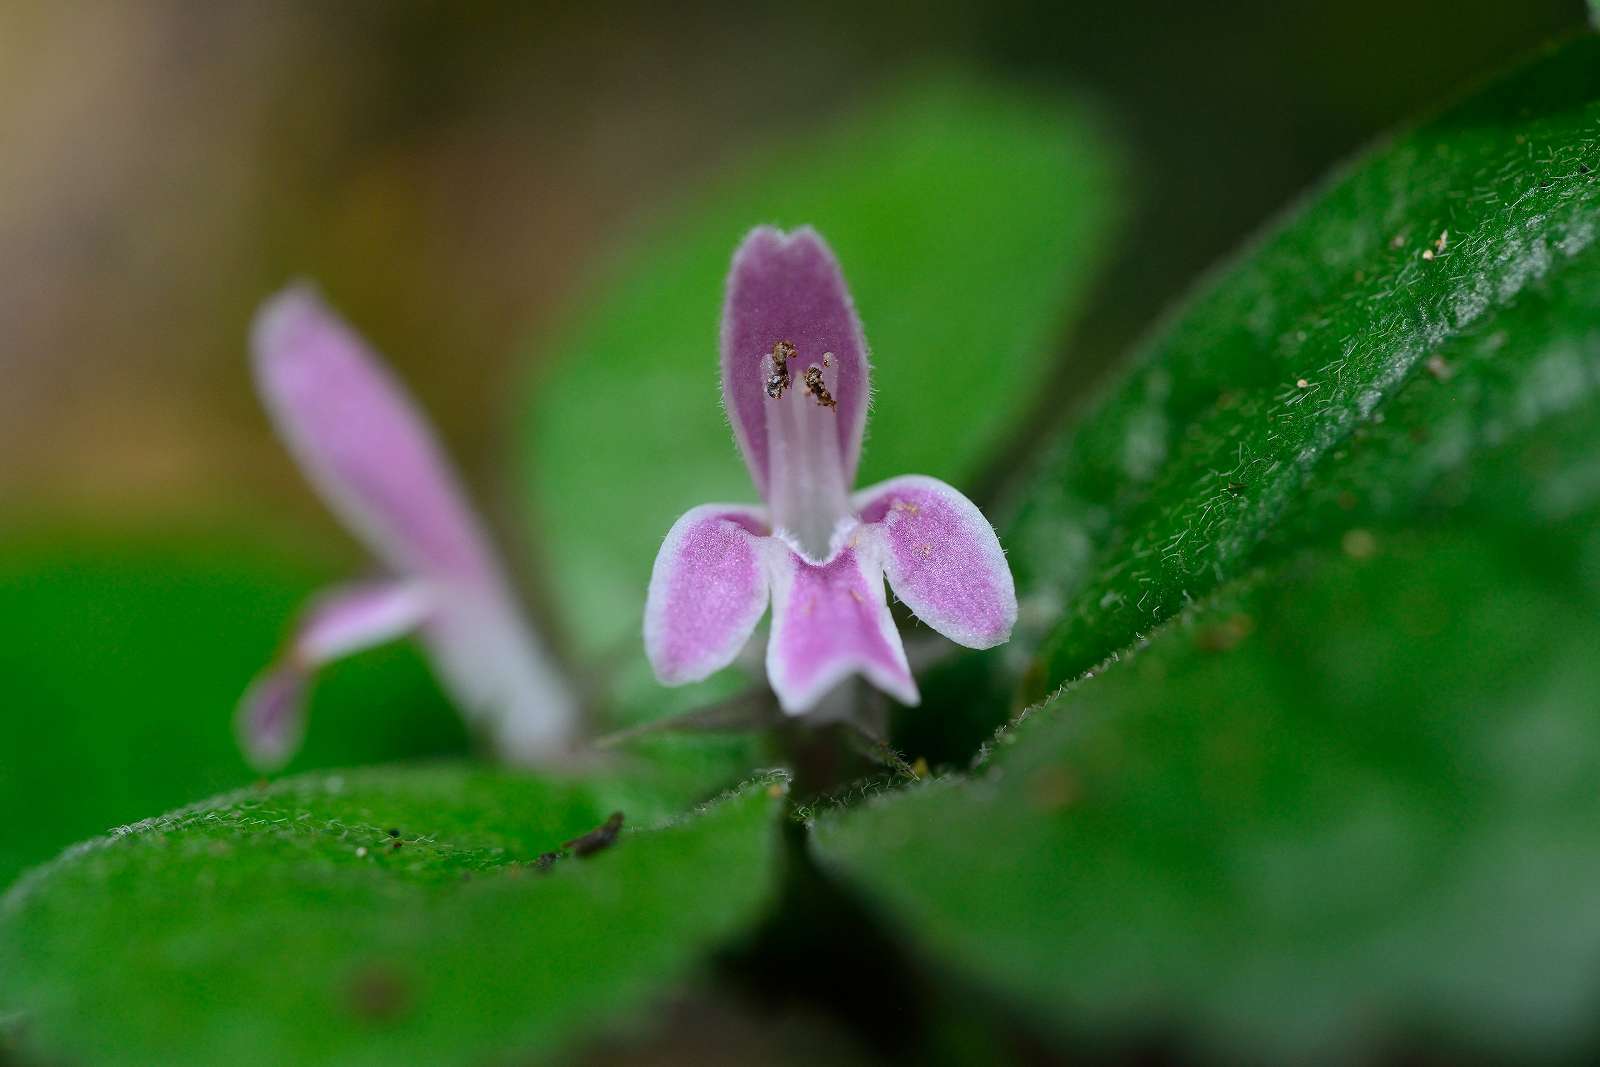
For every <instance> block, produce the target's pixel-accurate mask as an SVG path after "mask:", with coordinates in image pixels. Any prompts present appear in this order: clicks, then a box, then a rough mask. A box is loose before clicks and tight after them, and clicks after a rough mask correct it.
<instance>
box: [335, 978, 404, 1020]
mask: <svg viewBox="0 0 1600 1067" xmlns="http://www.w3.org/2000/svg"><path fill="white" fill-rule="evenodd" d="M411 1000H412V998H411V987H410V985H409V984H408V983H407V982H406V980H405V978H404V977H403V976H402V975H401V974H400V973H399V972H397V971H395V970H393V969H392V968H389V967H382V966H372V967H366V968H363V969H362V970H359V971H357V972H356V973H355V974H354V975H352V976H351V977H350V981H349V984H348V985H347V986H346V988H345V1002H346V1004H348V1005H349V1009H350V1013H351V1014H352V1015H354V1016H355V1017H356V1018H358V1019H362V1020H365V1021H367V1022H374V1023H386V1022H394V1021H395V1020H397V1019H400V1018H402V1017H404V1016H405V1015H406V1013H407V1012H409V1011H410V1010H411Z"/></svg>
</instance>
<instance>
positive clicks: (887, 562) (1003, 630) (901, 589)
mask: <svg viewBox="0 0 1600 1067" xmlns="http://www.w3.org/2000/svg"><path fill="white" fill-rule="evenodd" d="M852 503H853V504H854V506H855V509H856V511H857V513H858V514H859V515H860V516H861V520H862V522H863V524H864V526H863V529H862V531H861V533H860V537H861V538H862V539H863V540H868V541H871V542H873V543H874V544H875V546H876V550H877V553H878V556H879V558H880V559H881V560H882V561H883V568H884V573H885V574H886V575H887V577H888V579H889V585H890V587H891V588H893V589H894V592H895V595H896V596H898V597H899V598H900V599H901V600H902V601H904V602H905V604H906V605H907V606H908V607H909V608H911V610H912V611H913V612H915V613H916V616H917V618H919V619H921V620H922V621H923V622H925V623H927V624H928V625H929V626H930V627H932V628H933V629H934V630H936V631H938V632H939V633H941V634H943V635H944V636H945V637H948V638H949V639H950V640H952V641H954V642H956V643H957V644H960V645H966V646H967V647H968V648H992V647H993V646H995V645H998V644H1000V643H1002V642H1004V641H1006V640H1007V639H1008V638H1009V637H1010V636H1011V628H1012V627H1013V626H1014V625H1016V621H1017V593H1016V587H1015V585H1014V583H1013V581H1012V578H1011V568H1010V566H1009V565H1008V564H1007V563H1006V556H1005V552H1004V551H1003V550H1002V549H1001V548H1000V541H999V539H998V538H997V537H996V536H995V533H994V527H993V526H991V525H989V520H988V519H985V518H984V517H983V513H982V512H980V511H979V510H978V507H977V505H976V504H974V503H973V502H972V501H970V500H968V499H967V498H966V497H965V496H963V495H962V494H961V493H960V492H958V491H956V490H955V489H953V488H951V487H950V486H948V485H946V484H945V483H944V482H941V481H939V480H938V479H936V478H928V477H925V476H923V475H917V474H908V475H904V476H902V477H899V478H893V479H891V480H889V481H887V482H883V483H881V484H879V485H875V486H872V487H871V488H868V489H863V490H861V491H860V492H859V493H857V494H855V496H854V498H853V499H852Z"/></svg>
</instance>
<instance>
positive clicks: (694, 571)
mask: <svg viewBox="0 0 1600 1067" xmlns="http://www.w3.org/2000/svg"><path fill="white" fill-rule="evenodd" d="M767 529H768V528H767V520H766V515H765V514H764V513H763V512H762V511H760V510H759V509H756V508H741V507H736V506H732V505H725V504H704V505H701V506H700V507H697V508H692V509H691V510H689V511H687V512H685V513H684V515H683V516H682V517H681V518H679V519H678V521H677V522H675V523H673V525H672V529H671V530H669V531H668V532H667V537H666V540H664V541H663V542H662V543H661V550H660V552H658V553H657V554H656V562H655V566H654V568H653V569H652V571H651V573H650V592H649V595H648V597H647V598H646V600H645V608H644V647H645V653H646V654H647V655H648V656H649V657H650V666H651V667H653V668H654V669H655V673H656V677H657V678H658V679H659V680H660V681H661V682H662V683H664V684H666V685H683V684H685V683H688V682H697V681H699V680H700V679H702V678H705V677H706V676H708V675H710V674H711V673H712V672H713V671H717V670H720V669H721V668H723V667H726V666H727V665H728V664H729V663H732V662H733V659H734V657H735V656H737V655H738V654H739V650H740V649H741V648H743V647H744V645H745V643H746V642H747V641H749V640H750V634H751V631H753V630H754V629H755V627H756V623H757V622H759V621H760V619H761V616H762V613H764V612H765V611H766V610H767V591H768V585H769V580H768V569H769V556H770V555H771V553H772V549H771V548H769V547H768V539H767V536H766V535H767ZM785 551H786V550H785Z"/></svg>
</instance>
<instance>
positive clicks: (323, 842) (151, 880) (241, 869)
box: [0, 765, 785, 1065]
mask: <svg viewBox="0 0 1600 1067" xmlns="http://www.w3.org/2000/svg"><path fill="white" fill-rule="evenodd" d="M784 791H785V788H784V784H783V781H782V779H781V778H774V777H767V778H763V779H758V780H755V781H752V782H750V783H748V784H746V785H745V786H742V787H740V788H739V789H737V790H735V791H734V792H732V793H730V794H728V795H726V796H724V797H722V798H720V799H718V800H716V801H715V802H712V803H710V804H707V805H706V806H705V807H703V808H701V809H699V810H697V811H694V812H692V813H690V814H683V810H684V807H685V805H686V804H687V803H688V802H689V801H690V799H691V798H692V796H693V793H692V792H690V791H688V790H687V789H686V788H685V787H684V785H683V784H682V783H673V782H669V783H667V784H663V783H662V782H661V781H660V780H657V779H656V778H654V777H653V776H652V775H650V774H648V773H642V772H641V771H640V769H639V768H636V767H635V768H624V769H621V770H620V771H619V773H615V774H607V775H605V776H603V777H600V778H594V779H588V780H580V779H572V780H567V781H562V780H552V779H539V778H532V777H524V776H519V775H514V774H510V773H504V772H492V771H488V770H480V769H472V768H467V767H462V766H456V765H439V766H433V767H423V768H411V769H389V768H369V769H366V770H360V771H350V772H342V773H336V774H315V775H307V776H302V777H299V778H294V779H288V780H285V781H282V782H279V783H277V784H275V785H272V786H270V787H265V788H262V789H254V790H244V791H241V792H237V793H233V794H228V795H225V796H222V797H219V798H217V799H215V800H211V801H207V802H205V803H202V804H198V805H195V806H193V807H190V808H185V809H182V810H180V811H177V812H174V813H173V814H170V815H166V816H162V817H161V818H157V819H151V820H148V821H146V822H142V823H138V824H136V825H134V826H129V827H124V828H122V829H120V830H118V831H116V832H114V833H113V834H112V835H111V836H109V837H106V838H101V839H98V840H94V841H91V842H88V843H86V844H84V845H81V846H78V847H76V848H74V849H72V850H71V851H69V852H68V853H67V854H65V855H64V856H62V857H61V858H60V859H59V860H57V861H55V862H54V863H52V864H50V865H49V866H46V867H43V868H41V869H39V870H37V871H34V872H32V873H31V874H30V875H28V876H27V877H25V878H24V879H23V880H22V881H20V882H19V883H18V884H17V885H16V886H15V887H14V888H13V890H12V891H11V893H10V894H8V895H7V896H6V897H5V898H4V900H3V902H0V959H3V960H4V961H5V966H4V967H3V968H0V997H3V998H4V1002H5V1003H8V1004H10V1005H13V1006H15V1007H18V1008H21V1009H22V1027H23V1029H22V1033H23V1041H24V1046H25V1048H26V1049H27V1050H29V1051H30V1052H32V1053H35V1054H38V1055H40V1056H45V1057H50V1058H52V1060H53V1059H57V1058H66V1059H69V1060H72V1061H74V1062H84V1063H95V1064H149V1063H162V1064H174V1065H176V1064H188V1063H193V1064H216V1063H230V1064H238V1065H246V1064H263V1065H265V1064H273V1065H276V1064H284V1063H338V1064H347V1065H348V1064H394V1063H433V1064H452V1063H460V1064H477V1063H484V1062H509V1061H510V1059H511V1058H512V1057H514V1056H526V1057H534V1058H538V1059H547V1058H550V1057H552V1056H554V1055H555V1054H556V1053H557V1052H559V1051H560V1050H562V1049H563V1048H565V1047H567V1046H568V1045H569V1044H570V1043H571V1042H572V1041H574V1040H575V1039H578V1038H579V1037H581V1036H583V1035H586V1034H589V1033H591V1032H593V1030H594V1028H595V1027H596V1026H597V1025H598V1024H600V1023H602V1022H604V1021H606V1020H611V1019H618V1018H634V1019H637V1017H638V1015H637V1013H638V1012H639V1009H640V1008H641V1006H643V1005H644V1004H646V1003H648V1001H649V1000H650V999H651V998H652V997H654V996H657V995H659V994H661V993H663V992H665V991H667V990H669V989H671V988H673V986H674V985H675V984H676V983H679V982H681V981H683V980H684V979H686V978H687V977H689V976H690V975H692V973H693V971H694V968H695V965H696V964H697V962H698V961H699V960H701V959H702V958H703V956H704V954H705V953H706V951H707V950H708V949H709V948H711V947H713V946H715V945H717V944H719V943H721V942H723V941H725V940H727V939H729V938H730V937H732V936H733V935H735V934H736V933H737V932H738V931H740V930H742V929H743V928H745V927H747V926H748V925H750V924H751V923H752V922H753V921H754V919H755V918H756V916H757V915H758V914H759V912H760V911H761V909H762V908H763V907H764V905H765V904H766V903H767V901H768V899H769V897H770V896H771V892H772V889H773V887H774V884H775V880H776V877H777V870H778V861H779V855H780V852H779V849H778V845H779V836H778V826H777V822H778V820H779V818H780V816H781V811H782V804H783V801H782V797H783V794H784ZM614 811H620V812H622V813H623V817H624V823H623V826H622V830H621V833H620V835H619V836H618V837H617V838H616V840H615V841H614V842H613V843H611V844H610V845H609V846H608V847H604V848H601V849H598V850H596V851H593V852H591V853H590V854H589V855H586V856H580V855H577V854H575V853H574V854H568V855H566V856H565V857H564V858H561V859H555V860H553V861H549V860H547V861H544V862H541V861H540V857H541V856H542V855H544V854H545V853H548V852H553V851H557V850H560V849H561V847H562V843H563V842H566V841H569V840H571V839H574V838H576V837H578V836H579V835H582V834H585V833H586V832H589V831H592V830H594V829H595V828H596V827H598V826H601V825H603V824H604V823H605V821H606V820H607V819H608V818H609V816H610V815H611V813H612V812H614Z"/></svg>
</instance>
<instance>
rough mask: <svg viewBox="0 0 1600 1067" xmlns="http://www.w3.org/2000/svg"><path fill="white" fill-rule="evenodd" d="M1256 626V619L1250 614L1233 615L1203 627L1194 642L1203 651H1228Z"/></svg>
mask: <svg viewBox="0 0 1600 1067" xmlns="http://www.w3.org/2000/svg"><path fill="white" fill-rule="evenodd" d="M1255 628H1256V620H1255V619H1253V618H1251V617H1250V616H1249V615H1243V614H1239V615H1232V616H1230V617H1228V618H1226V619H1224V620H1223V621H1221V622H1219V623H1215V624H1214V625H1211V626H1206V627H1203V628H1202V629H1201V630H1200V631H1199V633H1197V634H1195V639H1194V643H1195V646H1196V647H1197V648H1199V649H1200V650H1201V651H1202V652H1226V651H1228V650H1229V649H1231V648H1233V647H1235V646H1236V645H1238V643H1239V642H1240V641H1243V640H1244V639H1245V638H1246V637H1249V636H1250V632H1251V631H1252V630H1254V629H1255Z"/></svg>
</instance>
